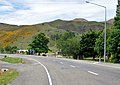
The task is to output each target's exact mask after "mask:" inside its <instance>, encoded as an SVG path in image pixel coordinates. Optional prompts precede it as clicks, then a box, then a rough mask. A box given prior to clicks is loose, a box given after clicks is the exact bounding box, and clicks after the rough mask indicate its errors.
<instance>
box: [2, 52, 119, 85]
mask: <svg viewBox="0 0 120 85" xmlns="http://www.w3.org/2000/svg"><path fill="white" fill-rule="evenodd" d="M9 56H12V57H22V58H23V59H25V60H26V61H27V63H26V64H19V65H13V64H12V65H11V64H8V63H2V66H8V67H12V68H16V69H17V70H18V71H20V76H19V77H18V78H17V79H16V80H14V81H13V82H12V83H10V84H8V85H120V65H118V64H107V63H97V62H88V61H81V60H70V59H63V58H55V57H41V56H28V55H19V54H15V55H9ZM0 64H1V63H0Z"/></svg>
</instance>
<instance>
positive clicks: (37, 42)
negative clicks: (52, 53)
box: [29, 33, 49, 54]
mask: <svg viewBox="0 0 120 85" xmlns="http://www.w3.org/2000/svg"><path fill="white" fill-rule="evenodd" d="M48 43H49V39H48V38H47V37H46V36H45V34H44V33H40V34H38V35H37V36H36V37H35V38H34V39H33V41H32V43H31V44H29V46H30V49H34V50H35V52H36V53H39V54H40V53H47V52H48V51H49V48H48V46H47V44H48Z"/></svg>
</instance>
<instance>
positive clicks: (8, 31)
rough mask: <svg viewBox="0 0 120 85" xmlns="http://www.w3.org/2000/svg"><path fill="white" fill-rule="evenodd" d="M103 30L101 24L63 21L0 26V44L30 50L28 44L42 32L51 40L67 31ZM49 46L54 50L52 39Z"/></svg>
mask: <svg viewBox="0 0 120 85" xmlns="http://www.w3.org/2000/svg"><path fill="white" fill-rule="evenodd" d="M108 26H110V25H108ZM103 28H104V24H103V23H99V22H81V21H63V20H55V21H53V22H47V23H42V24H36V25H27V26H13V25H12V26H11V25H5V24H0V44H1V45H2V46H3V47H5V46H7V45H17V46H18V48H22V49H26V48H28V44H29V43H30V42H32V39H33V37H34V36H35V35H37V34H39V33H41V32H43V33H45V34H46V35H47V37H49V38H50V36H51V35H55V34H62V33H64V32H65V31H66V30H71V31H74V32H76V33H80V34H81V33H83V32H85V31H87V30H90V29H94V30H101V29H103ZM49 46H50V47H51V48H53V49H54V46H55V41H53V40H51V39H50V43H49Z"/></svg>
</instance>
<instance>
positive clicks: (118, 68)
mask: <svg viewBox="0 0 120 85" xmlns="http://www.w3.org/2000/svg"><path fill="white" fill-rule="evenodd" d="M96 65H99V66H105V67H109V68H118V69H120V67H117V66H109V65H102V64H99V63H98V64H96Z"/></svg>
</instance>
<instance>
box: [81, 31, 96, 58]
mask: <svg viewBox="0 0 120 85" xmlns="http://www.w3.org/2000/svg"><path fill="white" fill-rule="evenodd" d="M97 38H98V33H97V32H96V31H93V30H90V31H88V32H87V33H84V34H83V35H82V36H81V40H80V48H81V51H82V55H84V56H85V57H93V59H94V58H95V56H96V51H95V50H94V47H95V42H96V39H97Z"/></svg>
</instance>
